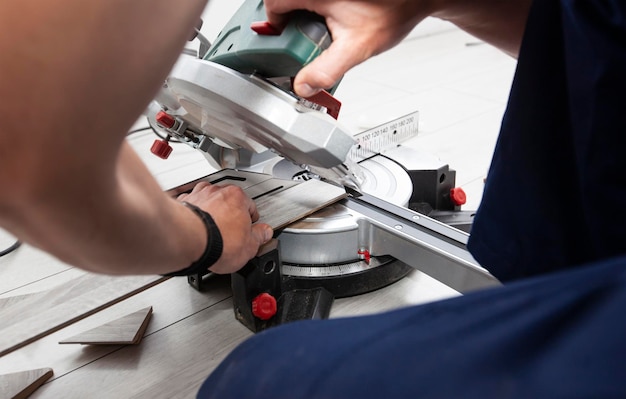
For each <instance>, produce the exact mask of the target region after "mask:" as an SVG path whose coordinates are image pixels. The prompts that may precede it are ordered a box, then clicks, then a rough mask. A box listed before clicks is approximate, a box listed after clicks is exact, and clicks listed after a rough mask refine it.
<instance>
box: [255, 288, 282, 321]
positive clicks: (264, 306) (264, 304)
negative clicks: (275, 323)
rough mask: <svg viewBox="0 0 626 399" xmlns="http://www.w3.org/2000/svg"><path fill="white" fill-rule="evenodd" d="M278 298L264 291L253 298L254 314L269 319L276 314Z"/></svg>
mask: <svg viewBox="0 0 626 399" xmlns="http://www.w3.org/2000/svg"><path fill="white" fill-rule="evenodd" d="M276 309H277V307H276V298H274V297H273V296H272V295H270V294H268V293H267V292H264V293H262V294H259V295H257V297H256V298H254V299H253V300H252V314H253V315H255V316H256V317H258V318H259V319H261V320H269V319H271V318H272V316H274V315H275V314H276Z"/></svg>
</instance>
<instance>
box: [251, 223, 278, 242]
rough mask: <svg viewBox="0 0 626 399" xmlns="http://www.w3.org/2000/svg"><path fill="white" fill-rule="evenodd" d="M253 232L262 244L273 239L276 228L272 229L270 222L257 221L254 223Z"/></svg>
mask: <svg viewBox="0 0 626 399" xmlns="http://www.w3.org/2000/svg"><path fill="white" fill-rule="evenodd" d="M252 234H253V235H254V236H255V237H256V238H257V240H258V242H259V246H260V245H263V244H265V243H266V242H268V241H269V240H271V239H272V236H274V230H272V228H271V227H270V225H269V224H265V223H257V224H254V225H252Z"/></svg>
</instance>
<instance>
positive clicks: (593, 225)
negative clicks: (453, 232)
mask: <svg viewBox="0 0 626 399" xmlns="http://www.w3.org/2000/svg"><path fill="white" fill-rule="evenodd" d="M625 95H626V2H625V1H609V0H601V1H598V0H578V1H572V0H569V1H567V0H561V1H557V0H537V1H535V4H534V10H533V11H532V13H531V16H530V19H529V23H528V25H527V29H526V33H525V37H524V42H523V45H522V49H521V52H520V57H519V62H518V67H517V71H516V75H515V78H514V83H513V87H512V90H511V95H510V99H509V104H508V107H507V111H506V113H505V116H504V119H503V124H502V129H501V133H500V137H499V140H498V143H497V146H496V151H495V154H494V158H493V161H492V166H491V168H490V172H489V175H488V177H487V182H486V186H485V193H484V197H483V202H482V204H481V206H480V208H479V210H478V213H477V216H476V219H475V223H474V226H473V228H472V235H471V237H470V241H469V245H468V246H469V249H470V251H471V252H472V254H473V255H474V257H475V258H476V259H477V260H478V261H479V263H481V265H483V266H484V267H486V268H487V269H489V270H490V271H491V273H493V274H494V275H495V276H496V277H498V278H499V279H500V280H502V281H508V280H512V279H516V278H521V277H528V276H532V275H537V274H542V273H548V272H551V271H556V270H561V269H565V268H570V267H573V266H576V265H581V264H584V263H587V262H591V261H595V260H599V259H606V258H609V257H611V256H616V255H620V254H624V253H626V231H625V230H624V229H625V227H626V209H625V208H626V97H625Z"/></svg>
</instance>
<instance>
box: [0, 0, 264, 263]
mask: <svg viewBox="0 0 626 399" xmlns="http://www.w3.org/2000/svg"><path fill="white" fill-rule="evenodd" d="M205 3H206V2H205V1H202V0H196V1H186V2H172V1H166V0H134V1H130V2H129V1H122V0H108V1H82V0H62V1H59V2H55V3H54V4H53V3H49V2H39V1H37V0H5V1H3V2H2V4H1V5H0V30H2V34H1V35H0V54H2V57H1V58H0V109H1V110H2V112H3V115H4V116H3V120H2V124H0V137H1V139H2V141H1V142H2V145H1V146H0V187H2V189H1V191H0V225H2V226H3V227H5V228H6V229H8V230H9V231H11V232H12V233H13V234H14V235H16V236H17V237H19V238H20V239H22V240H24V241H26V242H29V243H31V244H33V245H35V246H38V247H40V248H42V249H44V250H46V251H48V252H50V253H51V254H53V255H55V256H57V257H59V258H60V259H62V260H64V261H66V262H68V263H70V264H73V265H76V266H79V267H82V268H85V269H88V270H92V271H96V272H102V273H111V274H155V273H166V272H172V271H175V270H179V269H182V268H184V267H186V266H188V265H190V264H191V263H192V262H193V261H195V260H197V259H198V258H199V257H200V255H201V254H202V252H203V251H204V247H205V245H206V242H207V233H206V230H205V228H204V226H203V224H202V222H201V220H200V219H199V218H198V216H197V215H195V214H194V213H193V212H192V211H191V210H190V209H188V208H187V207H185V206H183V205H182V204H181V203H179V202H178V201H176V200H174V199H172V198H169V197H168V196H167V195H166V194H165V193H163V191H162V190H161V189H160V187H159V185H158V184H157V183H156V181H155V180H154V178H153V177H152V176H151V174H150V173H149V171H148V170H147V169H146V168H145V166H144V165H143V164H142V163H141V161H140V160H139V159H138V158H137V156H136V154H134V153H133V151H132V150H131V149H130V147H129V146H128V145H127V144H125V143H124V137H125V135H126V132H127V131H128V129H129V128H130V126H131V125H132V124H133V122H134V121H135V120H136V119H137V117H138V116H139V115H140V114H141V112H142V111H143V110H144V109H145V107H146V105H147V104H148V102H149V101H150V100H151V99H152V98H153V97H154V95H155V94H156V92H157V90H158V89H159V87H160V85H161V83H162V82H163V80H164V78H165V77H166V75H167V73H168V72H169V70H170V69H171V67H172V65H173V63H174V62H175V60H176V59H177V57H178V55H179V54H180V51H181V50H182V47H183V45H184V43H185V41H186V40H187V38H188V37H189V36H190V32H191V30H192V29H193V26H195V24H196V22H197V20H198V18H199V15H200V14H201V11H202V9H203V7H204V5H205ZM186 200H187V201H189V202H193V203H195V204H196V205H198V206H200V207H201V208H203V209H204V210H206V211H208V212H209V213H211V214H212V216H213V218H214V219H215V221H216V223H217V225H218V227H219V228H220V230H221V233H222V236H223V239H224V251H223V255H222V257H221V258H220V260H219V261H218V263H217V264H215V265H214V267H213V268H212V270H213V271H217V272H231V271H234V270H237V269H238V268H239V267H241V266H243V264H245V262H246V261H247V260H248V259H250V258H251V257H252V256H254V254H255V253H256V251H257V249H258V247H259V245H260V244H262V243H263V242H265V241H266V240H267V239H269V238H270V237H271V229H269V227H268V226H266V225H258V226H256V225H255V226H252V224H251V223H252V221H254V220H256V218H258V214H257V213H256V208H255V206H254V203H253V202H252V201H251V200H250V199H249V198H247V197H246V196H245V195H244V194H243V192H241V190H239V189H236V188H226V189H220V188H217V187H212V186H203V187H200V188H199V189H198V190H194V192H193V193H192V194H190V195H189V196H188V197H187V198H186ZM268 236H270V237H268Z"/></svg>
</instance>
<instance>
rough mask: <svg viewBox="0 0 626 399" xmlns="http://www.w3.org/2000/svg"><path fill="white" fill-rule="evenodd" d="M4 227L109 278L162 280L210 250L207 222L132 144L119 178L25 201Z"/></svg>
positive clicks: (74, 184)
mask: <svg viewBox="0 0 626 399" xmlns="http://www.w3.org/2000/svg"><path fill="white" fill-rule="evenodd" d="M4 222H5V223H6V224H7V225H8V226H10V227H14V229H13V231H14V232H15V233H16V234H17V235H18V236H19V237H20V238H22V239H24V240H25V241H27V242H29V243H31V244H33V245H35V246H37V247H39V248H41V249H43V250H45V251H47V252H49V253H51V254H53V255H54V256H56V257H58V258H59V259H61V260H63V261H65V262H67V263H69V264H72V265H75V266H79V267H81V268H83V269H87V270H90V271H94V272H100V273H107V274H162V273H167V272H172V271H175V270H179V269H182V268H184V267H186V266H188V265H190V264H191V263H192V262H193V261H195V260H196V259H198V258H199V257H200V255H201V254H202V251H203V249H204V245H205V243H206V240H207V237H206V230H205V229H204V226H203V224H202V223H201V221H200V219H199V218H198V217H197V216H196V215H194V214H193V212H191V211H190V210H189V209H187V208H186V207H185V206H183V205H182V204H180V203H178V202H176V201H175V200H174V199H172V198H169V197H168V196H167V195H166V194H165V193H163V191H162V190H161V189H160V187H159V186H158V184H157V183H156V181H155V180H154V179H153V178H152V176H151V175H150V173H149V172H148V170H147V169H146V168H145V166H144V165H143V163H142V162H141V160H139V158H138V157H137V156H136V155H135V154H134V152H133V150H132V149H131V148H130V147H129V146H128V145H125V146H124V148H123V149H122V151H121V153H120V161H119V165H118V171H117V173H116V174H112V175H111V176H110V177H107V176H98V175H94V176H93V181H92V182H90V183H87V184H82V183H81V182H80V181H78V180H77V181H71V178H70V179H68V181H65V182H60V183H59V184H58V185H57V189H56V190H48V189H45V191H43V190H42V191H40V192H39V193H38V195H36V196H33V197H24V199H23V201H22V202H20V203H19V204H17V206H15V207H13V209H12V210H11V213H10V218H7V217H5V220H4Z"/></svg>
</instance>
